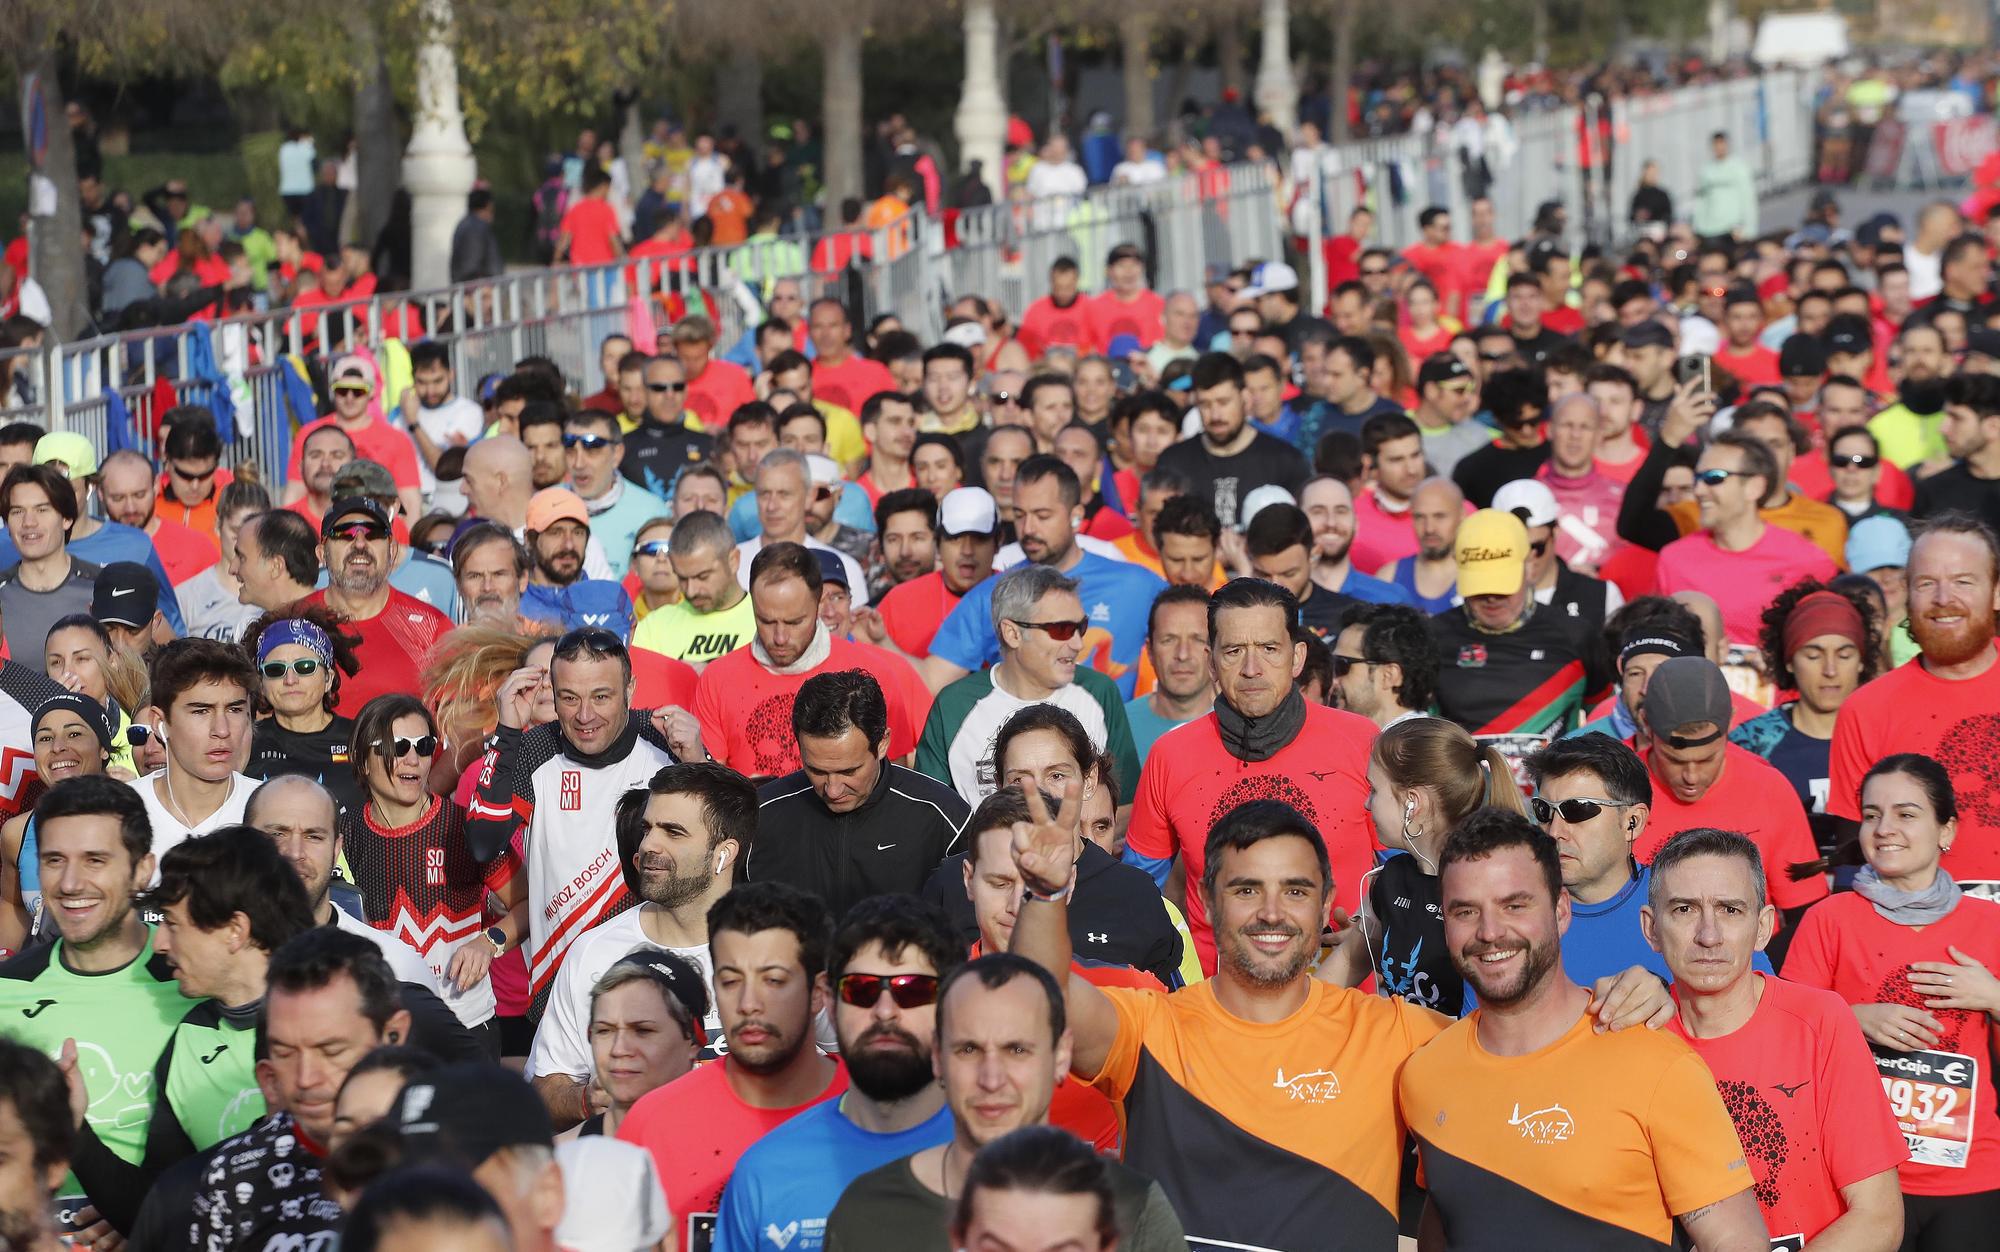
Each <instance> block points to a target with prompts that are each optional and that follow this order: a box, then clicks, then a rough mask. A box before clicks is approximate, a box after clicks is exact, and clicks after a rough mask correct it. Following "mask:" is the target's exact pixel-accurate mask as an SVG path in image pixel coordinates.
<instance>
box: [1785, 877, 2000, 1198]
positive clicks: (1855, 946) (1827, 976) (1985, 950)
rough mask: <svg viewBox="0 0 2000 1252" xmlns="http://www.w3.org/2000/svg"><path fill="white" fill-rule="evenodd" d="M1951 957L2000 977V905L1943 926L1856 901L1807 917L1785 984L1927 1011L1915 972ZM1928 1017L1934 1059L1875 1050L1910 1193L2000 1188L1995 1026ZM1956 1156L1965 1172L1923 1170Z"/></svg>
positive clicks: (1968, 911) (1826, 904) (1963, 1014)
mask: <svg viewBox="0 0 2000 1252" xmlns="http://www.w3.org/2000/svg"><path fill="white" fill-rule="evenodd" d="M1950 948H1957V949H1958V950H1959V951H1961V952H1963V953H1965V954H1966V955H1968V956H1970V957H1972V958H1973V959H1974V960H1976V961H1979V962H1980V963H1982V964H1983V965H1985V966H1986V967H1987V968H1988V969H2000V904H1995V903H1993V902H1992V901H1990V900H1977V899H1973V898H1971V897H1969V896H1968V897H1966V898H1965V899H1962V900H1960V901H1959V904H1958V907H1957V908H1955V909H1953V910H1952V911H1951V912H1950V913H1949V914H1948V915H1947V916H1946V917H1945V919H1944V920H1943V921H1941V922H1934V923H1932V924H1931V925H1929V926H1923V927H1914V926H1899V925H1897V924H1896V923H1894V922H1892V921H1890V920H1889V919H1888V918H1885V917H1883V916H1882V915H1881V914H1880V913H1877V912H1876V911H1875V906H1874V905H1872V904H1870V903H1868V901H1866V900H1864V899H1862V898H1861V897H1860V896H1858V895H1855V894H1853V893H1851V892H1850V893H1846V894H1843V895H1837V896H1834V897H1833V898H1832V899H1829V900H1826V901H1823V902H1821V903H1820V904H1817V905H1815V906H1813V909H1812V911H1811V912H1809V913H1807V914H1806V915H1805V920H1803V921H1801V922H1800V923H1799V930H1798V934H1797V935H1795V936H1793V938H1792V946H1791V948H1790V950H1789V951H1788V952H1787V953H1786V954H1785V977H1787V978H1789V979H1791V980H1792V981H1794V982H1800V983H1804V984H1805V985H1807V986H1809V987H1823V988H1825V989H1826V990H1828V991H1831V992H1833V993H1834V994H1836V995H1838V996H1839V997H1840V998H1841V999H1843V1000H1845V1001H1847V1002H1848V1003H1849V1004H1908V1005H1914V1006H1916V1007H1918V1008H1922V1007H1923V1003H1924V998H1923V996H1922V995H1920V994H1918V992H1917V989H1916V988H1915V987H1912V986H1911V985H1910V979H1909V973H1910V965H1911V963H1912V962H1915V961H1945V962H1949V961H1950V960H1951V959H1952V957H1951V953H1950V951H1949V950H1948V949H1950ZM1926 1011H1927V1012H1929V1013H1930V1015H1931V1016H1932V1017H1935V1018H1937V1020H1938V1023H1939V1025H1940V1026H1941V1027H1942V1028H1943V1029H1942V1030H1941V1031H1940V1039H1939V1042H1938V1048H1937V1051H1936V1052H1900V1053H1899V1052H1891V1051H1889V1050H1888V1049H1885V1048H1877V1049H1875V1055H1876V1065H1877V1069H1878V1070H1879V1071H1880V1072H1881V1075H1882V1088H1883V1090H1884V1092H1885V1093H1886V1094H1887V1095H1888V1097H1889V1108H1890V1112H1891V1113H1892V1114H1893V1115H1894V1116H1895V1117H1896V1120H1897V1121H1898V1122H1900V1123H1901V1124H1902V1126H1903V1132H1904V1135H1905V1142H1906V1143H1908V1144H1909V1145H1910V1150H1911V1157H1912V1159H1911V1160H1910V1161H1908V1162H1906V1163H1905V1164H1904V1165H1903V1168H1902V1183H1903V1191H1904V1193H1905V1194H1906V1195H1967V1194H1970V1193H1973V1192H1978V1191H1992V1190H1994V1189H1995V1188H2000V1123H1996V1122H1995V1121H1994V1116H1995V1113H1996V1112H2000V1110H1996V1109H1995V1108H1994V1104H1993V1101H1994V1087H1993V1022H1992V1019H1991V1018H1989V1017H1987V1016H1986V1014H1984V1013H1974V1012H1969V1011H1966V1010H1963V1009H1929V1010H1926ZM1968 1147H1969V1151H1968V1150H1967V1149H1968ZM1954 1148H1955V1149H1956V1150H1957V1152H1958V1153H1960V1154H1962V1155H1961V1159H1963V1160H1964V1161H1965V1164H1963V1165H1961V1166H1952V1165H1940V1164H1923V1163H1922V1161H1923V1160H1924V1158H1926V1157H1932V1158H1937V1157H1939V1156H1942V1155H1944V1154H1946V1153H1949V1152H1950V1151H1951V1150H1952V1149H1954Z"/></svg>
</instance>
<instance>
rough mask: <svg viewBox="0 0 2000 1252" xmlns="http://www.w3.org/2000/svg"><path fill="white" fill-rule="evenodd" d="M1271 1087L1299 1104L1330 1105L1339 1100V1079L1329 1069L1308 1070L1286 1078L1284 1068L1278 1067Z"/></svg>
mask: <svg viewBox="0 0 2000 1252" xmlns="http://www.w3.org/2000/svg"><path fill="white" fill-rule="evenodd" d="M1271 1085H1272V1086H1273V1087H1276V1088H1277V1089H1278V1090H1280V1091H1282V1092H1284V1093H1285V1095H1286V1097H1287V1098H1288V1099H1291V1100H1294V1101H1297V1102H1298V1103H1301V1104H1332V1103H1333V1102H1334V1101H1335V1100H1337V1099H1339V1098H1340V1079H1339V1078H1338V1077H1337V1076H1336V1075H1335V1074H1334V1072H1333V1071H1332V1070H1330V1069H1314V1070H1308V1071H1306V1072H1305V1073H1303V1074H1294V1075H1292V1076H1291V1077H1290V1078H1287V1077H1285V1070H1284V1067H1283V1066H1280V1067H1279V1068H1278V1077H1277V1080H1276V1081H1274V1082H1273V1083H1272V1084H1271Z"/></svg>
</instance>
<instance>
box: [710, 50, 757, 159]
mask: <svg viewBox="0 0 2000 1252" xmlns="http://www.w3.org/2000/svg"><path fill="white" fill-rule="evenodd" d="M715 120H716V122H717V123H718V124H722V125H733V126H735V127H736V133H737V134H739V135H741V136H743V138H744V140H745V141H747V142H748V143H749V144H750V146H751V147H753V148H759V149H761V148H762V147H763V145H764V61H763V58H761V57H759V56H758V55H757V54H756V52H755V51H753V50H752V49H750V48H748V47H745V46H743V45H742V44H740V43H739V44H738V45H737V46H736V47H734V48H733V49H731V51H730V53H729V59H728V60H727V61H725V62H724V63H723V64H722V65H720V66H718V67H717V73H716V81H715Z"/></svg>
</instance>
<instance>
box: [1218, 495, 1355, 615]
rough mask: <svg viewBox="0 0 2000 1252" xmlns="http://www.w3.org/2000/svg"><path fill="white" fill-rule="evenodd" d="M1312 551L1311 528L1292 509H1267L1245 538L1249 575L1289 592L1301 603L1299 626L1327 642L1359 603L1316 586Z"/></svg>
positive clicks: (1285, 506) (1288, 506)
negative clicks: (1350, 609)
mask: <svg viewBox="0 0 2000 1252" xmlns="http://www.w3.org/2000/svg"><path fill="white" fill-rule="evenodd" d="M1314 545H1315V539H1314V536H1313V530H1312V522H1311V521H1310V520H1308V519H1307V517H1306V515H1305V511H1304V510H1303V509H1300V508H1299V507H1297V506H1296V505H1291V504H1267V505H1265V506H1264V507H1263V508H1262V509H1260V510H1258V513H1257V516H1256V517H1254V518H1252V519H1251V521H1250V525H1249V526H1248V527H1247V528H1246V529H1245V530H1244V532H1243V548H1244V551H1245V552H1246V553H1247V554H1248V555H1249V558H1250V572H1251V573H1252V574H1253V575H1255V576H1256V577H1258V578H1263V579H1268V580H1270V581H1271V582H1274V583H1276V584H1278V585H1279V586H1280V587H1283V588H1284V589H1285V590H1286V591H1289V592H1291V593H1292V596H1293V598H1294V599H1296V600H1297V601H1298V603H1299V619H1298V620H1299V625H1301V626H1304V627H1305V628H1306V629H1307V630H1310V631H1312V632H1313V634H1315V635H1318V636H1319V637H1320V638H1321V639H1322V640H1326V639H1331V638H1332V637H1333V636H1334V635H1336V634H1338V633H1339V632H1340V618H1341V615H1342V614H1343V613H1345V612H1346V611H1347V609H1348V608H1349V607H1350V606H1352V605H1356V604H1359V603H1361V602H1360V601H1359V600H1356V599H1355V598H1354V597H1353V596H1350V595H1347V594H1345V593H1344V592H1339V591H1328V590H1327V589H1326V588H1324V587H1322V586H1320V585H1319V584H1318V583H1317V582H1315V581H1313V577H1312V563H1313V558H1312V553H1313V548H1314Z"/></svg>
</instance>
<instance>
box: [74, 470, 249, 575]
mask: <svg viewBox="0 0 2000 1252" xmlns="http://www.w3.org/2000/svg"><path fill="white" fill-rule="evenodd" d="M97 475H98V476H97V498H98V499H99V500H101V501H103V503H104V512H105V516H107V517H108V518H110V519H111V520H112V521H114V522H119V523H122V524H123V525H126V526H130V527H132V528H133V529H135V530H140V531H144V532H145V534H146V537H147V538H148V539H151V540H152V541H153V550H154V551H155V552H158V553H159V554H160V564H162V565H164V566H166V570H167V577H168V578H170V579H172V580H173V585H174V586H176V587H178V586H180V585H181V584H182V583H184V582H186V581H187V580H188V579H190V578H193V577H194V576H195V575H196V574H199V573H201V572H202V571H203V570H205V569H207V568H208V567H209V566H211V565H213V564H215V562H216V560H217V558H219V557H220V555H221V552H220V551H219V550H218V549H217V548H216V546H215V536H214V535H212V534H205V533H203V532H201V531H197V530H192V529H190V528H188V527H186V526H183V525H181V524H180V523H179V522H172V521H168V520H167V519H166V518H164V517H161V516H160V515H159V511H158V506H159V500H160V497H159V495H158V493H157V492H156V491H155V490H154V489H155V487H156V486H157V485H158V481H159V480H158V477H157V476H156V475H155V474H154V472H153V463H152V462H151V461H149V460H147V459H146V458H145V456H144V455H143V454H142V453H138V452H134V451H132V450H131V449H130V448H124V449H120V450H119V451H117V452H113V453H112V454H111V455H110V456H107V457H105V458H104V465H103V467H102V468H101V469H99V470H98V472H97Z"/></svg>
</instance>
